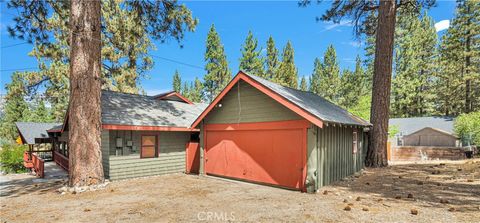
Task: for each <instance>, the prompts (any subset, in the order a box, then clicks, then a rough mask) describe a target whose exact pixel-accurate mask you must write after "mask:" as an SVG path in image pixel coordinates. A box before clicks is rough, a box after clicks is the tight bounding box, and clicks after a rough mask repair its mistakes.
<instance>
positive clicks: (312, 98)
mask: <svg viewBox="0 0 480 223" xmlns="http://www.w3.org/2000/svg"><path fill="white" fill-rule="evenodd" d="M240 80H243V81H245V82H246V83H248V84H250V85H252V86H253V87H255V88H256V89H258V90H260V91H261V92H263V93H264V94H266V95H268V96H270V97H271V98H273V99H274V100H276V101H277V102H279V103H280V104H282V105H284V106H286V107H287V108H289V109H290V110H292V111H293V112H295V113H297V114H298V115H300V116H301V117H303V118H305V119H307V120H308V121H310V122H312V123H313V124H315V125H317V126H319V127H322V126H323V123H327V124H328V123H338V124H344V125H356V126H370V125H371V124H370V123H369V122H367V121H365V120H363V119H361V118H359V117H356V116H354V115H352V114H350V113H349V112H348V111H346V110H344V109H342V108H340V107H339V106H337V105H335V104H333V103H331V102H329V101H328V100H326V99H324V98H322V97H320V96H318V95H316V94H314V93H311V92H305V91H300V90H296V89H293V88H289V87H285V86H282V85H279V84H276V83H273V82H271V81H268V80H265V79H263V78H260V77H257V76H254V75H249V74H246V73H244V72H242V71H240V72H238V74H237V75H236V76H235V77H234V78H233V79H232V81H231V82H230V83H229V84H228V85H227V87H225V89H224V90H223V91H222V92H221V93H220V94H219V95H218V96H217V97H216V98H215V100H214V101H213V102H212V103H211V104H210V105H209V106H208V107H207V109H205V111H203V112H202V114H201V115H200V116H199V117H198V118H197V120H195V122H194V123H193V125H192V127H195V126H197V125H198V124H199V123H200V121H201V120H202V119H203V118H204V117H205V116H206V115H207V114H208V112H210V110H211V109H213V107H214V106H215V105H216V104H217V103H218V102H219V101H220V100H221V98H223V97H224V96H225V95H226V93H227V92H228V91H230V89H231V88H232V87H233V86H234V85H235V83H237V82H238V81H240Z"/></svg>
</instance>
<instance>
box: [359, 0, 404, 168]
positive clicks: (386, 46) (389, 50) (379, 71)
mask: <svg viewBox="0 0 480 223" xmlns="http://www.w3.org/2000/svg"><path fill="white" fill-rule="evenodd" d="M395 16H396V4H395V0H381V1H380V3H379V8H378V27H377V32H376V42H375V46H376V47H375V63H374V68H373V69H374V70H373V90H372V108H371V116H370V121H371V122H372V124H373V130H372V132H371V134H369V136H370V140H369V141H370V142H371V143H370V145H369V148H368V152H367V157H366V160H365V164H366V166H369V167H383V166H387V165H388V163H387V157H386V151H387V140H388V118H389V105H390V85H391V81H392V58H393V36H394V32H395Z"/></svg>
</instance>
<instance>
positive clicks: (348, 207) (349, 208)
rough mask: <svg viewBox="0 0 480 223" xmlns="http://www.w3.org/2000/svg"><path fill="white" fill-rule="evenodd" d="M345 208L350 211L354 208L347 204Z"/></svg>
mask: <svg viewBox="0 0 480 223" xmlns="http://www.w3.org/2000/svg"><path fill="white" fill-rule="evenodd" d="M343 210H345V211H350V210H352V208H351V207H350V206H348V205H347V206H345V207H344V208H343Z"/></svg>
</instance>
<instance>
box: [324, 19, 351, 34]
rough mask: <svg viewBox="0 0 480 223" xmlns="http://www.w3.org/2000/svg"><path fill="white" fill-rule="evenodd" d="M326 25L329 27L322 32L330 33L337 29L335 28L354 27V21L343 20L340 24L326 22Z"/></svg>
mask: <svg viewBox="0 0 480 223" xmlns="http://www.w3.org/2000/svg"><path fill="white" fill-rule="evenodd" d="M326 24H327V26H325V29H323V30H322V31H320V32H325V31H329V30H332V29H335V28H337V27H341V26H353V22H352V20H342V21H340V22H339V23H333V22H326Z"/></svg>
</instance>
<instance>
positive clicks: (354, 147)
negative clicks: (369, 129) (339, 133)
mask: <svg viewBox="0 0 480 223" xmlns="http://www.w3.org/2000/svg"><path fill="white" fill-rule="evenodd" d="M357 149H358V141H357V130H353V154H355V153H357Z"/></svg>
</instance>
